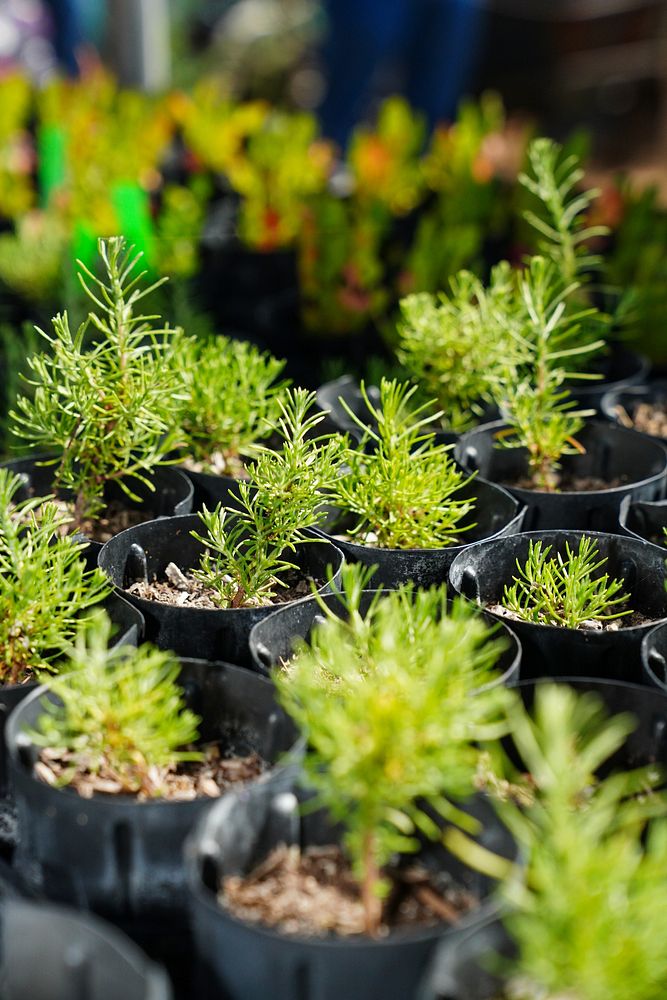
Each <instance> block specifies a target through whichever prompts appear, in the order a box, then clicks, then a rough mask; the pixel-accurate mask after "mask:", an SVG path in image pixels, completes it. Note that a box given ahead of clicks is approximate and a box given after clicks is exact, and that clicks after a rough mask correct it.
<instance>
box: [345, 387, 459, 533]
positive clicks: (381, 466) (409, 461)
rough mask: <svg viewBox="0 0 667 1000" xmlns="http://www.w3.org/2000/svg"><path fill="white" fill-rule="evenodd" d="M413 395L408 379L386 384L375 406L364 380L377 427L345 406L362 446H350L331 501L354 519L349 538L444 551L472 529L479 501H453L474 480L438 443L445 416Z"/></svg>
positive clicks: (370, 411)
mask: <svg viewBox="0 0 667 1000" xmlns="http://www.w3.org/2000/svg"><path fill="white" fill-rule="evenodd" d="M416 391H417V387H416V386H415V385H410V383H408V382H403V383H401V382H398V381H397V380H395V379H394V380H391V381H390V380H388V379H382V381H381V383H380V402H379V404H378V405H377V406H374V405H373V403H372V402H371V401H370V399H369V397H368V393H367V391H366V387H365V385H364V384H363V383H362V385H361V392H362V395H363V397H364V401H365V403H366V406H367V408H368V411H369V413H370V415H371V417H372V418H373V423H374V425H375V426H374V427H373V428H369V427H367V426H366V424H364V423H363V421H362V420H360V419H359V417H357V416H355V414H354V413H353V412H352V411H351V410H350V409H349V408H348V407H346V409H347V412H348V414H349V416H350V417H351V419H352V420H354V422H355V423H356V424H357V425H358V426H359V427H360V428H362V429H363V430H364V432H365V436H364V440H363V441H362V444H361V445H360V446H359V447H358V448H349V449H348V451H347V454H346V459H345V461H346V466H347V468H346V470H344V471H343V473H342V474H341V476H340V478H338V479H337V480H336V481H335V482H334V483H333V485H332V490H331V499H332V502H333V503H335V504H336V505H337V506H338V507H340V509H341V510H343V511H345V512H347V513H350V514H352V515H354V516H355V518H356V523H355V524H354V525H353V526H352V528H351V529H350V530H349V534H350V535H351V536H352V537H353V538H355V539H357V540H358V541H360V542H361V543H362V544H369V545H370V544H372V545H376V546H378V547H380V548H397V549H407V548H442V547H444V546H447V545H452V544H456V540H457V539H458V538H459V537H460V535H461V533H462V532H465V531H468V530H469V529H470V528H472V527H473V524H471V523H468V524H465V523H464V521H465V519H466V518H467V517H468V515H469V514H470V513H471V512H472V511H473V510H474V500H469V499H466V500H463V499H459V498H457V497H456V493H458V492H459V491H460V490H461V489H463V487H464V486H466V485H467V484H468V483H469V482H470V478H466V477H465V476H464V475H463V473H462V472H461V471H460V470H459V469H458V468H457V467H456V465H455V464H454V462H453V461H452V459H451V458H450V456H449V451H448V446H447V445H439V444H436V442H435V435H434V432H433V431H432V430H429V428H431V427H433V426H434V424H435V423H436V421H437V420H438V418H439V417H440V413H437V412H435V411H434V409H433V406H432V404H431V403H425V404H420V405H415V404H414V402H413V397H414V395H415V393H416ZM341 403H342V405H343V406H345V402H344V400H341Z"/></svg>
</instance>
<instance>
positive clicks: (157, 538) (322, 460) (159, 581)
mask: <svg viewBox="0 0 667 1000" xmlns="http://www.w3.org/2000/svg"><path fill="white" fill-rule="evenodd" d="M314 402H315V397H314V394H313V393H308V392H306V391H305V390H303V389H296V390H288V391H287V394H286V397H285V400H282V399H281V400H280V401H279V407H280V414H281V415H280V418H279V420H278V421H277V422H276V423H275V424H274V425H273V429H274V430H275V432H276V434H277V436H278V438H279V440H280V442H281V445H280V447H276V448H271V449H270V448H259V446H258V448H257V454H256V457H255V458H254V459H253V460H252V461H249V462H248V465H247V468H248V473H249V476H250V480H251V483H250V482H247V481H240V482H239V484H238V498H237V499H236V500H235V506H234V507H232V506H227V507H225V506H223V505H221V504H219V505H218V506H217V507H216V509H215V510H214V511H208V510H206V509H204V510H203V511H202V512H201V513H200V514H199V515H191V516H188V517H178V518H169V519H165V520H163V521H160V522H153V523H149V524H144V525H138V526H137V527H136V528H130V529H128V530H127V531H125V532H123V533H122V534H121V535H117V536H116V538H113V539H111V541H110V542H108V543H107V544H106V545H105V547H104V549H103V550H102V552H101V554H100V566H101V567H102V569H103V570H104V571H105V572H106V573H108V575H109V576H110V577H111V579H112V580H113V582H114V584H115V585H116V586H117V587H118V588H120V589H121V593H122V594H123V596H125V597H127V599H128V600H129V601H131V602H132V603H133V604H135V605H136V606H137V607H138V608H139V609H140V610H141V612H142V614H143V615H144V617H145V619H146V630H147V631H146V634H147V637H148V638H149V639H151V640H152V641H154V642H156V643H157V644H158V645H159V646H160V647H161V648H166V649H173V650H174V651H175V652H177V653H180V654H181V655H196V656H199V657H202V658H204V659H211V660H215V659H225V660H229V661H230V662H232V663H238V664H241V665H247V666H249V665H250V658H249V650H248V636H249V634H250V630H251V628H252V626H253V625H254V624H255V623H256V622H257V621H259V620H260V619H261V618H264V617H265V616H266V615H268V614H270V613H271V612H272V611H273V610H275V603H276V602H281V601H285V600H287V601H294V600H304V599H305V598H306V597H307V596H308V595H310V593H311V583H310V581H311V580H312V581H314V584H315V586H316V587H319V588H321V587H326V585H327V584H326V581H327V573H328V569H329V568H330V569H331V571H332V573H333V574H334V575H335V573H336V572H337V571H338V569H339V567H340V564H341V562H342V555H341V553H340V552H339V551H338V549H337V548H335V547H334V546H333V545H332V544H331V543H330V542H327V541H325V540H324V539H322V538H321V537H320V536H319V535H317V534H315V533H314V532H313V528H314V526H315V525H316V524H317V523H318V522H319V520H320V517H321V506H322V502H323V497H322V494H323V493H324V492H325V491H327V490H329V489H330V488H331V487H332V485H333V483H334V481H335V479H336V477H337V475H338V473H339V469H340V466H341V463H342V461H343V459H344V454H345V445H346V439H344V438H340V437H338V436H330V435H324V436H318V435H317V434H316V429H317V427H318V426H319V423H320V421H321V419H322V414H320V413H313V412H312V410H313V408H314Z"/></svg>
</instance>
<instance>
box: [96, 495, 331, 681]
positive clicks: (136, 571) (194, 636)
mask: <svg viewBox="0 0 667 1000" xmlns="http://www.w3.org/2000/svg"><path fill="white" fill-rule="evenodd" d="M195 529H196V530H197V531H202V530H203V526H202V523H201V521H200V519H199V518H198V517H197V516H196V515H189V516H187V517H172V518H167V519H165V520H164V521H152V522H147V523H146V524H140V525H137V526H136V527H134V528H128V529H127V531H123V532H121V533H120V534H119V535H116V537H115V538H112V539H111V541H109V542H107V543H106V545H105V546H104V548H103V549H102V552H101V553H100V556H99V564H100V566H101V567H102V569H103V570H104V571H105V572H106V573H108V575H109V576H110V577H111V579H112V580H113V582H114V584H115V585H116V586H117V587H119V588H121V590H122V593H123V596H124V597H126V599H127V600H128V601H130V602H131V603H132V604H134V605H135V607H138V608H139V610H140V611H141V613H142V614H143V616H144V618H145V619H146V638H147V639H149V640H150V641H151V642H154V643H155V644H156V645H158V646H160V647H161V648H162V649H171V650H173V651H174V652H175V653H177V654H178V655H179V656H198V657H201V658H202V659H205V660H227V661H228V662H230V663H236V664H239V665H240V666H247V667H250V666H251V664H252V661H251V659H250V651H249V649H248V637H249V635H250V630H251V629H252V627H253V625H255V624H256V623H257V622H258V621H261V619H262V618H265V617H266V616H267V615H269V614H271V613H272V612H273V611H275V610H276V605H275V604H270V605H268V606H267V607H260V608H236V609H220V610H218V609H208V608H188V607H179V606H177V605H173V604H162V603H159V602H158V601H148V600H145V599H143V598H140V597H136V596H135V595H134V594H130V593H128V592H127V590H126V589H123V588H127V587H128V586H130V585H131V584H132V583H133V582H134V581H136V580H142V579H144V580H145V579H148V580H152V579H153V578H155V577H157V578H158V579H159V578H161V577H162V576H163V575H164V571H165V568H166V567H167V566H168V564H169V563H170V562H174V563H176V565H177V566H178V567H179V569H181V570H184V571H187V570H188V569H190V568H191V567H195V566H197V565H198V564H199V560H200V557H201V554H202V552H203V551H204V546H203V545H202V543H201V542H198V541H197V540H196V539H195V538H193V537H192V535H191V534H190V532H191V531H193V530H195ZM309 534H310V537H312V539H313V541H309V542H307V543H305V544H303V545H300V546H298V548H297V551H296V553H294V554H293V556H290V560H292V559H293V561H294V562H295V563H298V565H299V567H300V568H301V569H302V570H303V572H304V574H305V575H307V576H310V577H312V578H313V579H315V580H325V579H326V578H327V568H328V567H331V568H332V571H333V573H334V575H335V574H337V573H338V571H339V569H340V566H341V564H342V561H343V556H342V554H341V552H340V551H339V550H338V549H337V548H335V546H333V545H331V544H330V543H329V542H326V541H325V540H323V539H321V538H320V537H319V536H318V535H316V534H315V533H314V532H312V533H309ZM322 589H323V591H326V590H327V589H328V585H327V586H325V587H323V588H322ZM307 599H308V598H300V600H299V601H297V602H295V603H301V602H302V601H304V600H307Z"/></svg>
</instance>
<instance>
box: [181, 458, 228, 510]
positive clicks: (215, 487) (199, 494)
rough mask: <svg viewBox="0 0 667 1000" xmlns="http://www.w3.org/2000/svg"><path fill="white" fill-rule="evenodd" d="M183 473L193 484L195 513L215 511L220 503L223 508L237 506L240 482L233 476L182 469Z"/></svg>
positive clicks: (193, 507)
mask: <svg viewBox="0 0 667 1000" xmlns="http://www.w3.org/2000/svg"><path fill="white" fill-rule="evenodd" d="M181 471H182V472H183V475H184V476H186V477H187V478H188V479H189V480H190V482H191V483H192V489H193V497H192V507H191V510H192V511H194V512H195V513H196V512H197V511H200V510H203V508H204V507H206V508H208V510H214V509H215V508H216V507H217V506H218V504H219V503H221V504H222V505H223V506H226V505H231V506H235V504H236V498H237V497H238V495H239V481H238V479H234V477H233V476H218V475H215V474H214V473H212V472H193V471H192V469H187V468H186V467H185V466H183V467H182V469H181ZM174 513H175V514H187V513H189V511H174Z"/></svg>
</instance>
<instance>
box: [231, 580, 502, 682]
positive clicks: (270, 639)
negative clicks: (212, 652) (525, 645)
mask: <svg viewBox="0 0 667 1000" xmlns="http://www.w3.org/2000/svg"><path fill="white" fill-rule="evenodd" d="M373 574H374V569H373V567H367V566H363V565H362V564H360V563H348V564H346V565H343V567H342V569H341V574H340V583H338V584H336V583H332V585H331V589H332V591H333V593H332V594H329V595H325V596H321V595H319V594H318V595H317V597H314V598H313V599H312V600H311V601H306V602H304V603H303V604H301V605H295V606H293V607H286V608H283V609H282V610H281V611H275V612H274V613H273V614H272V615H269V617H268V618H265V619H264V620H263V621H261V622H258V623H257V625H255V626H254V628H253V630H252V632H251V633H250V655H251V656H252V659H253V665H254V666H255V668H256V669H257V670H258V671H259V672H260V673H265V674H270V673H271V671H272V670H274V669H280V668H282V669H286V670H289V667H290V663H291V660H292V657H294V656H298V655H299V650H300V649H303V648H304V646H310V647H312V648H316V646H317V640H316V634H317V630H318V628H319V627H320V626H321V625H322V624H323V623H325V622H326V620H327V619H336V620H337V619H342V620H343V621H347V622H348V623H349V626H350V628H356V627H360V623H361V622H363V623H364V625H363V627H364V628H366V629H368V630H375V631H376V633H377V632H378V631H379V630H378V629H376V626H375V622H376V618H377V616H378V615H380V614H381V615H386V616H388V617H389V618H390V619H393V618H396V620H397V621H398V620H400V622H401V641H402V642H403V643H404V647H405V653H406V655H407V654H408V653H409V655H410V656H411V658H412V660H413V661H414V662H416V663H418V662H419V658H420V655H421V644H422V642H426V644H427V645H428V643H430V642H431V641H433V630H434V629H435V630H440V631H441V633H442V636H443V640H444V641H447V638H448V636H449V633H450V631H453V630H455V629H457V628H459V627H461V625H460V623H461V622H464V621H467V622H468V629H469V630H470V633H471V636H473V635H474V636H476V640H471V646H470V648H471V650H472V648H473V646H474V644H475V642H476V643H477V647H478V650H477V651H478V655H479V656H480V662H481V658H482V657H483V655H484V648H485V646H486V644H487V643H488V642H491V645H490V647H489V648H490V651H491V655H492V656H493V657H494V658H495V661H496V662H495V665H494V669H495V672H496V674H497V682H498V683H503V684H510V683H516V681H517V679H518V676H519V669H520V663H521V647H520V646H519V643H518V640H517V638H516V636H515V635H514V633H513V632H512V630H511V629H510V628H508V627H507V626H506V625H505V624H504V623H501V622H498V621H496V620H495V619H493V618H491V616H490V615H486V614H484V613H482V614H481V615H480V614H479V613H478V612H477V611H476V609H474V608H473V607H472V606H471V605H470V604H468V603H467V602H466V603H464V602H462V601H461V600H460V599H458V598H457V599H456V600H454V601H452V600H448V598H447V589H446V587H445V586H444V585H442V584H441V585H440V586H439V587H432V588H430V589H429V590H420V589H418V588H416V587H415V586H414V584H412V583H406V584H403V585H402V586H400V587H398V588H397V589H396V590H370V589H369V587H370V585H371V584H372V582H373ZM380 605H382V610H380V607H379V606H380ZM501 644H504V648H502V645H501ZM482 682H484V683H486V682H487V681H486V680H485V679H483V681H482ZM491 683H493V681H491Z"/></svg>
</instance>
